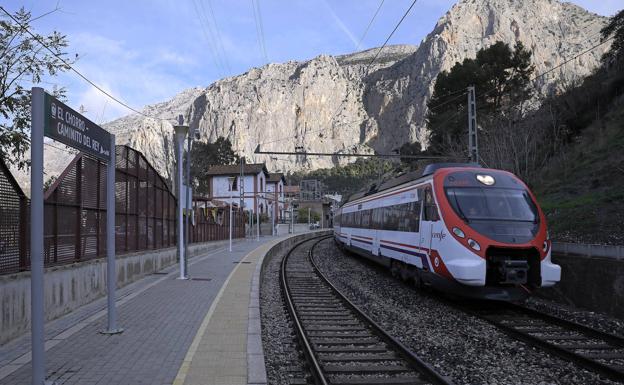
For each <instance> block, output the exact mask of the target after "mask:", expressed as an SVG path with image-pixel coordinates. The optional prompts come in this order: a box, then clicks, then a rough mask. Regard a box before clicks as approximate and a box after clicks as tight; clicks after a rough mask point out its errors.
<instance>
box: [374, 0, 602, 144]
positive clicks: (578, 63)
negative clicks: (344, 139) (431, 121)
mask: <svg viewBox="0 0 624 385" xmlns="http://www.w3.org/2000/svg"><path fill="white" fill-rule="evenodd" d="M606 22H607V19H606V18H604V17H601V16H598V15H596V14H593V13H590V12H588V11H586V10H584V9H583V8H581V7H578V6H576V5H573V4H571V3H561V2H559V1H557V0H523V1H515V0H461V1H459V2H458V3H457V4H455V5H454V6H453V7H452V8H451V9H450V10H449V11H448V12H447V13H446V14H445V15H444V16H443V17H441V18H440V20H438V22H437V24H436V26H435V28H434V29H433V31H432V32H431V33H430V34H429V35H428V36H427V37H426V38H425V39H424V40H423V42H422V43H421V44H420V46H419V47H418V50H417V51H416V52H415V53H414V54H413V55H411V56H410V57H408V58H406V59H404V60H402V61H399V62H397V63H396V64H395V65H393V66H391V67H389V68H386V69H382V70H379V71H377V72H375V73H372V74H371V75H369V77H368V79H367V80H365V82H366V84H367V90H366V92H365V94H366V98H365V104H366V106H365V108H366V112H367V113H368V114H369V116H371V117H373V118H374V119H375V121H376V123H377V127H378V129H379V135H378V137H376V138H375V139H374V140H373V141H372V142H371V143H370V144H371V146H372V147H374V148H375V149H376V150H381V151H384V150H386V151H387V150H389V149H392V148H395V147H397V146H400V145H401V144H403V143H404V142H405V141H407V140H412V141H414V140H418V141H420V142H425V141H426V134H427V133H426V130H425V124H424V116H425V112H426V111H425V109H426V104H427V101H428V100H429V97H430V95H431V92H432V91H433V86H434V84H435V79H436V77H437V75H438V73H440V72H441V71H445V70H450V69H451V67H452V66H453V65H454V64H455V63H456V62H461V61H463V60H464V59H465V58H473V57H475V56H476V52H477V51H478V50H479V49H481V48H487V47H489V46H490V45H492V44H493V43H495V42H496V41H503V42H506V43H508V44H509V45H510V46H512V47H513V46H514V45H515V43H516V42H519V41H520V42H522V43H523V44H524V46H525V47H526V48H527V49H530V50H531V51H532V52H533V55H532V60H533V64H534V65H535V70H536V73H542V72H545V71H548V70H551V69H553V68H554V67H556V66H558V65H559V64H561V63H563V62H564V61H565V60H566V59H568V58H571V57H574V56H575V55H577V54H579V53H581V52H584V51H585V50H587V49H588V48H590V47H592V46H594V45H595V44H597V43H598V42H599V41H600V29H601V28H602V27H603V26H604V25H605V23H606ZM606 49H608V47H607V46H606V45H605V46H602V47H600V48H598V49H595V50H593V51H591V52H589V53H587V54H585V55H582V56H580V57H579V58H578V59H575V60H573V61H572V62H570V63H568V64H566V65H564V66H562V67H561V68H559V69H557V70H554V71H553V72H551V73H550V74H549V75H547V76H545V77H543V78H541V79H540V80H539V83H538V84H537V86H538V87H539V88H540V89H541V90H542V91H546V90H547V89H548V88H549V87H553V86H556V87H561V86H563V85H564V84H566V83H569V82H571V81H574V80H576V79H578V78H582V77H584V76H586V75H588V74H589V73H590V72H591V71H592V70H593V69H594V68H596V67H597V65H598V63H599V60H600V57H601V56H602V54H603V53H604V52H605V50H606ZM478 92H479V90H477V94H478ZM425 144H426V143H425Z"/></svg>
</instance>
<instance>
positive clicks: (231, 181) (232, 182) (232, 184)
mask: <svg viewBox="0 0 624 385" xmlns="http://www.w3.org/2000/svg"><path fill="white" fill-rule="evenodd" d="M236 190H238V178H237V177H235V176H231V177H228V191H236Z"/></svg>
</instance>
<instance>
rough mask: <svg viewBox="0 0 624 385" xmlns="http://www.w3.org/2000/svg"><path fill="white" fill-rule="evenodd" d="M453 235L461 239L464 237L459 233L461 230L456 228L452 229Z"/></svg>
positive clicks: (461, 232) (462, 233)
mask: <svg viewBox="0 0 624 385" xmlns="http://www.w3.org/2000/svg"><path fill="white" fill-rule="evenodd" d="M453 234H455V235H457V236H458V237H460V238H463V237H465V236H466V235H464V232H463V231H461V229H458V228H457V227H453Z"/></svg>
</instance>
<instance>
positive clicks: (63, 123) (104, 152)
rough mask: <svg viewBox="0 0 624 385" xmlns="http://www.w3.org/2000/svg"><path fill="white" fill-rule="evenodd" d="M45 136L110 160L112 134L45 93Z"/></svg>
mask: <svg viewBox="0 0 624 385" xmlns="http://www.w3.org/2000/svg"><path fill="white" fill-rule="evenodd" d="M44 106H45V107H44V111H45V119H44V122H45V123H44V125H45V128H44V133H45V136H47V137H49V138H52V139H54V140H58V141H59V142H61V143H64V144H66V145H68V146H70V147H73V148H75V149H77V150H80V151H82V152H85V153H87V154H89V155H92V156H95V157H96V158H99V159H102V160H105V161H108V160H109V159H110V151H111V135H110V133H109V132H108V131H106V130H104V129H103V128H101V127H100V126H98V125H97V124H95V123H93V122H92V121H90V120H89V119H87V118H85V117H84V116H82V115H81V114H79V113H78V112H76V111H74V110H73V109H71V108H69V107H68V106H67V105H65V104H64V103H62V102H60V101H59V100H58V99H56V98H55V97H54V96H52V95H50V94H48V93H45V103H44Z"/></svg>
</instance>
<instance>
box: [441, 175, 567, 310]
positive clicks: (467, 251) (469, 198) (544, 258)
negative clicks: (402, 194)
mask: <svg viewBox="0 0 624 385" xmlns="http://www.w3.org/2000/svg"><path fill="white" fill-rule="evenodd" d="M434 189H435V195H436V200H437V202H438V204H439V208H440V213H441V215H442V221H440V222H443V223H441V224H440V226H443V227H445V228H446V229H440V230H441V231H444V230H446V231H447V232H448V234H450V235H451V236H450V237H449V239H448V241H447V242H445V244H444V245H442V244H440V245H439V246H438V250H439V253H440V256H441V258H442V261H443V263H444V265H445V266H444V268H445V269H446V270H447V271H448V273H447V277H448V276H450V277H452V280H454V281H455V282H456V283H458V284H459V285H454V286H455V287H454V289H455V291H459V293H458V294H460V295H463V296H469V297H477V298H487V299H499V300H519V299H522V298H525V297H527V296H528V295H529V294H530V293H531V292H532V291H533V290H535V289H536V288H539V287H548V286H552V285H554V284H555V283H557V282H559V280H560V278H561V268H560V266H559V265H556V264H553V263H552V262H551V241H550V239H549V236H548V231H547V226H546V218H545V216H544V213H543V212H542V210H541V209H540V207H539V206H538V204H537V202H536V200H535V197H534V196H533V194H532V193H531V191H530V190H529V189H528V187H527V186H526V185H525V184H524V183H523V182H522V181H521V180H520V179H519V178H517V177H516V176H515V175H513V174H511V173H509V172H506V171H502V170H493V169H483V168H446V169H440V170H437V172H436V173H435V175H434Z"/></svg>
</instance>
